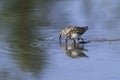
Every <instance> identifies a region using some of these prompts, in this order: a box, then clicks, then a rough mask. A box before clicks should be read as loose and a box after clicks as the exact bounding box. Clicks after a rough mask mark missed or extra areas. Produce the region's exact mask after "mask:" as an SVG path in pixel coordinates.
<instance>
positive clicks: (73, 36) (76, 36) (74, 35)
mask: <svg viewBox="0 0 120 80" xmlns="http://www.w3.org/2000/svg"><path fill="white" fill-rule="evenodd" d="M79 37H80V35H78V34H72V35H71V39H76V38H79Z"/></svg>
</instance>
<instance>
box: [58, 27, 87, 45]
mask: <svg viewBox="0 0 120 80" xmlns="http://www.w3.org/2000/svg"><path fill="white" fill-rule="evenodd" d="M87 30H88V26H82V27H79V26H68V27H65V28H63V29H62V30H61V31H60V36H59V42H61V37H62V36H64V37H65V39H66V44H67V41H68V40H74V44H75V43H76V39H77V40H78V41H79V40H80V39H81V40H82V41H83V42H84V39H83V38H81V36H82V35H83V33H85V32H86V31H87Z"/></svg>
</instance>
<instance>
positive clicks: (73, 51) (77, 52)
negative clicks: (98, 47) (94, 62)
mask: <svg viewBox="0 0 120 80" xmlns="http://www.w3.org/2000/svg"><path fill="white" fill-rule="evenodd" d="M61 48H63V49H64V50H65V52H66V55H68V56H69V57H71V58H79V57H87V58H88V56H87V55H86V54H85V53H84V52H83V51H87V50H86V49H84V46H80V45H74V44H68V45H61Z"/></svg>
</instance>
